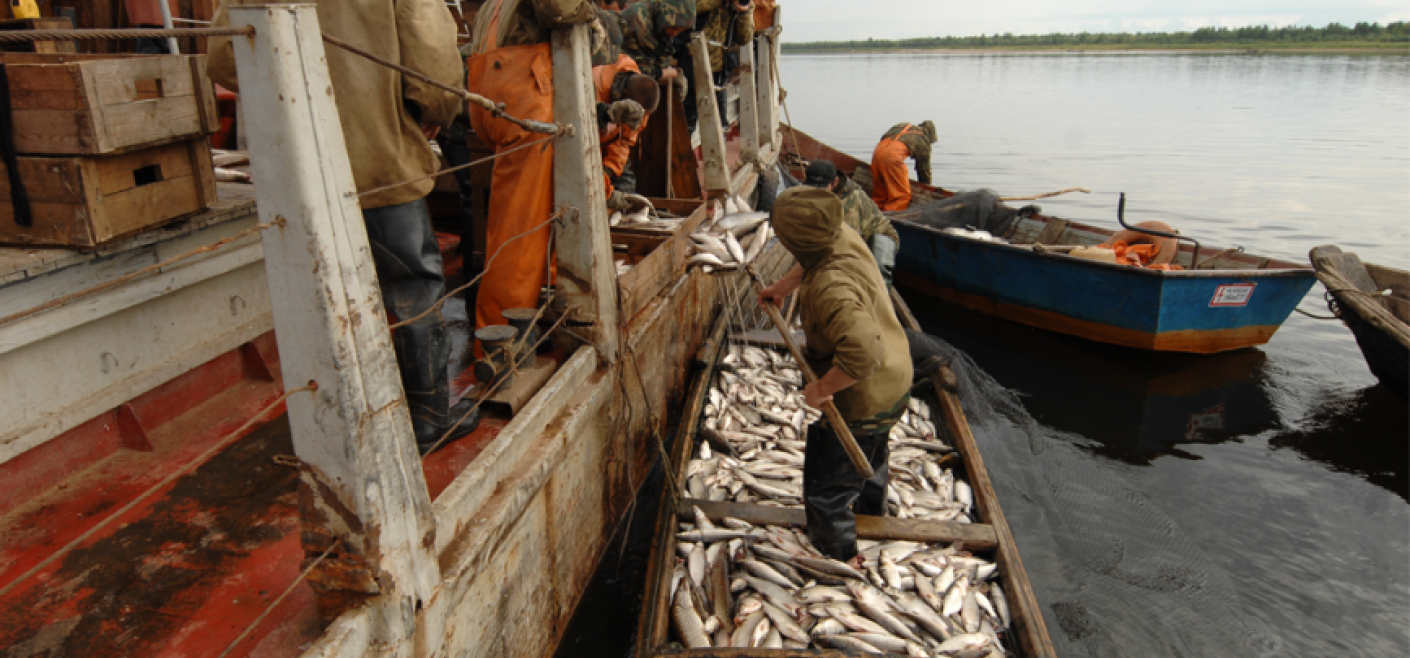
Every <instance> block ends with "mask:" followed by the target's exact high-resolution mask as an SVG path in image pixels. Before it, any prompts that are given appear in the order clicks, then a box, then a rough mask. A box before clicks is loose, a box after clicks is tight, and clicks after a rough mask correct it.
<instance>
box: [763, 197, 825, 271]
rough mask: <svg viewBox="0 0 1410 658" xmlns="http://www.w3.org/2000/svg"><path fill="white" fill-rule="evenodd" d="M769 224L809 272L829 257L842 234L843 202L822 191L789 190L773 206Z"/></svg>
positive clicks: (785, 246)
mask: <svg viewBox="0 0 1410 658" xmlns="http://www.w3.org/2000/svg"><path fill="white" fill-rule="evenodd" d="M771 221H772V223H773V228H774V232H775V233H777V234H778V239H779V242H782V243H783V246H784V248H785V249H787V250H788V251H789V253H791V254H793V257H794V258H797V259H798V264H800V265H802V266H803V269H804V270H805V271H806V270H811V269H813V268H814V267H816V266H817V265H818V263H821V262H822V260H823V259H824V258H826V257H827V256H828V255H830V254H831V253H832V248H833V244H834V243H835V242H837V237H838V235H837V234H838V233H840V232H841V231H842V202H841V201H840V200H838V198H837V196H836V195H834V194H833V193H832V192H829V191H827V190H826V189H823V188H818V187H808V186H806V185H805V186H799V187H792V188H789V189H788V190H786V191H784V193H783V194H780V195H779V196H778V200H777V201H775V202H774V210H773V217H772V219H771Z"/></svg>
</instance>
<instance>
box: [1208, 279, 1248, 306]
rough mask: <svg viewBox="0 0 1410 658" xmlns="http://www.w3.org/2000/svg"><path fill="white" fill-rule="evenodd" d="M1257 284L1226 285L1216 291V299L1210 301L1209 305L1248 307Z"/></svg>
mask: <svg viewBox="0 0 1410 658" xmlns="http://www.w3.org/2000/svg"><path fill="white" fill-rule="evenodd" d="M1256 285H1258V284H1256V283H1226V284H1224V285H1222V286H1219V287H1218V288H1215V289H1214V299H1211V300H1209V305H1210V306H1211V307H1214V306H1248V300H1249V298H1251V297H1253V287H1254V286H1256Z"/></svg>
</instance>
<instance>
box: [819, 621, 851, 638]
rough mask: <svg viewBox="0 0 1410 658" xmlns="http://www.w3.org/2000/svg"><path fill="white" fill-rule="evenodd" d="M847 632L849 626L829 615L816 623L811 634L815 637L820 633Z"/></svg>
mask: <svg viewBox="0 0 1410 658" xmlns="http://www.w3.org/2000/svg"><path fill="white" fill-rule="evenodd" d="M846 632H847V627H846V626H843V625H842V622H840V621H837V620H836V619H833V618H831V617H829V618H827V619H824V620H822V621H820V622H818V623H816V624H814V625H813V630H812V631H811V635H812V636H813V637H817V636H819V635H840V634H842V633H846Z"/></svg>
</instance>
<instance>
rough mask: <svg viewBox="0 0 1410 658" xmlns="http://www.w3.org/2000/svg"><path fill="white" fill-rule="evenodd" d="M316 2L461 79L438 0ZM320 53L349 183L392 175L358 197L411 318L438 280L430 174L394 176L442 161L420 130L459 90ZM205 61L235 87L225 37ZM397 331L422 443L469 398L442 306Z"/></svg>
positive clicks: (363, 186)
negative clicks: (454, 402)
mask: <svg viewBox="0 0 1410 658" xmlns="http://www.w3.org/2000/svg"><path fill="white" fill-rule="evenodd" d="M278 1H279V0H273V2H271V0H258V2H256V1H254V0H251V1H250V2H243V1H238V0H237V1H235V2H229V0H223V1H222V2H221V4H220V6H219V7H218V8H217V9H216V14H215V18H214V21H213V24H214V25H216V26H225V25H229V16H228V13H227V9H226V4H227V3H229V4H272V3H274V2H278ZM303 1H307V0H303ZM316 4H317V5H318V22H319V25H320V27H321V29H322V30H323V32H324V33H326V34H329V35H332V36H335V37H337V38H339V39H342V40H343V41H346V42H348V43H350V44H352V45H354V46H357V47H359V48H362V49H364V50H368V51H371V52H372V53H374V54H376V55H379V56H381V57H384V58H386V59H388V60H391V61H393V62H397V63H399V64H401V65H403V66H406V67H408V68H411V69H413V70H416V71H420V72H422V73H424V74H426V75H428V76H430V77H432V78H434V79H436V80H441V81H443V82H446V83H448V84H453V85H455V86H461V85H460V81H461V80H462V69H461V64H460V56H459V53H457V52H456V47H455V23H454V20H453V19H452V18H451V15H450V11H449V10H448V9H446V5H445V3H444V2H440V1H439V0H318V1H317V2H316ZM327 61H328V73H329V76H330V77H331V78H332V80H333V94H334V96H335V97H336V102H337V105H338V116H339V119H341V121H342V125H343V138H344V141H345V142H346V143H347V148H348V160H349V164H351V165H352V173H353V181H354V182H355V183H356V185H357V189H358V190H359V191H363V190H371V189H375V188H379V187H382V186H386V185H395V186H394V187H391V188H390V189H387V190H384V191H381V192H377V193H376V194H371V195H368V196H364V197H361V198H360V199H359V202H360V203H361V205H362V215H363V220H364V221H365V222H366V224H367V238H368V241H369V242H370V243H371V247H372V258H373V261H374V262H375V263H376V267H377V278H378V280H379V281H380V283H381V288H382V302H383V304H384V305H385V306H386V307H387V309H388V310H389V311H391V312H392V314H394V315H395V316H396V317H397V318H398V319H401V318H411V317H415V316H417V315H420V314H421V313H423V312H425V311H426V310H427V309H430V308H431V306H432V305H433V304H435V303H436V301H437V300H438V299H440V297H441V295H442V294H444V289H445V281H444V278H443V275H442V273H441V254H440V248H439V246H438V245H437V244H436V234H435V232H434V231H433V230H432V228H431V218H430V214H429V213H428V212H427V210H426V202H425V197H426V195H427V194H430V192H431V188H432V187H433V186H434V185H435V181H434V180H433V179H426V180H421V181H417V182H414V183H406V184H403V185H396V184H397V183H402V182H404V181H408V180H411V179H413V178H418V177H420V176H424V175H426V174H429V173H432V172H434V171H436V170H437V169H438V168H439V164H440V163H439V160H438V159H437V158H436V155H435V153H434V152H433V151H432V150H431V147H430V145H429V144H428V143H427V140H428V138H430V137H433V136H435V134H436V133H437V132H438V131H439V130H440V128H441V127H444V126H449V125H450V123H451V120H452V119H454V118H455V115H456V113H457V112H459V111H460V98H459V97H456V96H452V95H450V94H448V93H446V92H445V91H442V90H440V89H436V88H435V87H432V86H430V85H427V84H425V83H423V82H420V81H418V80H413V79H411V78H404V77H402V74H401V73H398V72H397V71H394V70H392V69H389V68H386V67H384V66H380V65H378V64H375V63H373V62H371V61H368V60H367V59H364V58H362V57H359V56H357V55H354V54H352V53H350V52H347V51H344V50H341V49H339V48H335V47H331V46H330V47H328V48H327ZM207 65H208V68H209V74H210V77H211V79H212V80H215V81H216V82H218V83H219V84H221V85H224V86H225V87H227V88H229V89H232V90H238V89H239V82H238V80H237V79H236V76H235V73H236V71H235V55H234V49H233V48H232V47H231V44H230V38H229V37H214V38H212V39H211V40H210V55H209V57H208V64H207ZM247 109H248V108H247ZM393 338H394V343H395V345H396V350H397V364H398V365H399V366H400V368H401V377H402V386H403V387H404V388H405V390H406V399H407V403H408V405H409V406H410V408H411V420H412V426H413V429H414V430H415V433H416V442H417V445H418V447H420V449H421V451H422V452H423V453H425V452H426V451H427V450H428V449H429V448H430V447H431V446H433V445H435V444H436V443H437V442H438V441H439V440H440V438H441V436H442V435H444V434H445V433H446V432H447V431H448V430H451V429H452V427H451V426H452V424H454V423H456V421H457V420H458V419H460V418H461V416H463V415H464V414H465V412H467V411H469V408H470V407H469V405H468V404H467V405H466V406H463V407H461V406H457V408H455V409H448V408H447V407H448V406H449V401H450V384H449V380H448V377H447V373H446V366H447V362H448V360H449V357H450V340H449V337H448V335H447V333H446V326H445V320H444V319H443V318H442V317H441V314H440V311H437V312H435V313H431V314H430V315H428V316H426V317H425V318H423V319H421V320H418V321H417V322H415V323H412V324H409V325H406V326H404V327H401V328H399V329H397V330H396V331H395V332H394V336H393ZM478 421H479V416H478V414H474V415H472V416H470V417H467V418H466V419H465V420H464V421H463V422H460V423H459V424H458V425H457V426H456V427H455V428H454V430H453V431H452V432H451V438H456V437H457V436H463V435H465V434H468V433H470V432H471V431H472V430H474V428H475V426H476V424H477V423H478Z"/></svg>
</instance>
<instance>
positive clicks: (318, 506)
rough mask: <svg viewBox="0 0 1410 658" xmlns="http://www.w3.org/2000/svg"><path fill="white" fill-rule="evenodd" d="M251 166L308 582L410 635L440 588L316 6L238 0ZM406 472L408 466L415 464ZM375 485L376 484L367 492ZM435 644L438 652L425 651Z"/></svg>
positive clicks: (382, 634)
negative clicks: (246, 32)
mask: <svg viewBox="0 0 1410 658" xmlns="http://www.w3.org/2000/svg"><path fill="white" fill-rule="evenodd" d="M230 23H231V25H232V26H234V27H243V26H246V25H250V26H253V27H254V28H255V36H254V37H253V38H249V39H235V40H233V41H234V49H235V59H236V63H237V67H238V69H239V70H240V71H242V72H243V74H242V75H241V77H240V92H241V95H242V96H243V97H244V98H245V100H246V101H247V102H248V107H249V108H252V111H254V112H256V114H252V116H251V117H250V118H251V120H250V121H249V123H248V124H247V126H246V128H247V129H248V133H249V134H248V138H249V145H250V160H251V171H252V173H253V174H254V176H255V178H256V179H258V180H260V181H261V183H260V188H259V192H260V200H259V214H260V219H261V220H262V221H264V222H266V223H270V224H276V223H280V225H279V226H278V227H276V228H271V229H269V230H266V231H264V232H263V234H262V235H263V241H264V242H263V243H264V250H265V256H266V260H265V268H266V271H267V272H268V279H269V288H270V298H271V299H270V301H271V307H272V309H273V311H274V323H275V328H276V335H277V337H278V340H279V353H280V355H281V357H282V359H281V360H282V363H281V365H282V368H283V373H282V376H283V383H284V387H285V389H286V390H291V389H294V388H298V387H303V386H305V385H306V384H307V383H308V382H316V383H317V384H318V390H317V391H316V393H314V394H299V395H294V396H292V397H290V398H289V400H288V403H287V404H288V411H289V413H288V416H289V425H290V429H291V433H292V436H293V443H294V452H295V454H296V455H297V456H298V458H299V459H300V460H301V462H302V464H301V465H300V468H299V472H300V478H301V487H303V489H301V490H302V491H305V492H306V493H307V495H301V496H300V497H299V504H300V513H301V516H302V518H303V526H302V528H303V530H302V537H303V541H304V542H305V543H304V548H305V550H306V551H312V552H321V551H322V550H324V549H325V548H326V547H327V546H328V545H329V543H330V540H333V539H334V538H336V539H337V540H338V541H339V542H340V543H339V548H340V551H339V553H338V554H336V555H333V556H330V557H329V558H327V559H326V560H324V561H323V562H322V563H321V564H320V566H319V568H318V569H315V570H314V572H313V574H312V575H311V576H310V577H311V579H313V581H314V582H317V583H319V584H320V587H321V588H323V589H324V591H343V592H349V591H351V592H359V591H362V592H366V591H368V590H371V592H373V593H377V594H378V595H379V597H380V598H382V599H384V600H386V601H388V602H390V603H391V604H392V605H393V607H395V609H397V610H399V611H405V612H398V613H397V614H379V615H376V616H375V617H374V620H373V628H372V635H373V636H375V637H377V638H379V640H380V641H384V642H388V643H391V644H399V643H402V642H405V641H406V640H407V639H409V638H410V636H411V633H412V632H413V630H414V629H413V628H412V626H414V622H413V620H412V619H411V615H410V614H407V612H409V611H410V610H411V609H412V607H413V606H414V605H415V601H418V600H419V601H428V600H430V599H431V597H432V595H433V594H434V593H435V591H436V590H437V588H438V587H439V585H440V569H439V564H438V562H437V561H436V559H435V558H434V557H433V553H432V548H433V541H432V539H431V538H432V537H434V536H435V534H436V530H435V518H434V517H433V515H432V511H431V501H430V496H429V494H428V492H427V488H426V481H425V477H424V475H423V473H422V470H421V469H420V468H419V467H415V465H419V464H420V456H419V455H418V454H417V452H416V445H415V439H414V437H413V436H412V433H411V416H410V413H409V411H408V409H407V403H406V398H405V396H404V395H403V392H402V388H401V381H400V377H399V372H398V370H397V362H396V355H395V354H394V352H393V349H392V340H391V332H390V330H389V329H388V326H387V319H386V314H385V312H384V309H383V305H382V299H381V295H380V294H379V291H378V284H377V277H376V271H375V269H374V265H373V262H372V257H371V249H370V248H369V247H368V241H367V233H366V228H365V226H364V224H363V221H362V211H361V208H359V206H358V203H357V197H356V194H355V190H356V187H355V186H354V184H353V176H352V169H351V167H350V166H349V164H348V155H347V147H346V144H345V142H344V138H343V128H342V125H341V124H340V122H339V114H338V108H337V106H336V104H335V101H334V98H333V95H332V94H329V93H327V90H328V89H330V88H331V85H332V81H331V79H330V78H329V75H328V69H327V65H326V61H327V60H326V56H325V52H324V49H323V42H322V39H321V37H320V32H319V24H318V16H317V13H316V12H315V10H314V7H313V6H312V5H307V4H304V5H275V6H257V7H232V8H231V9H230ZM408 465H412V467H408ZM369 483H376V484H375V486H369ZM427 650H428V651H432V652H433V651H435V650H436V647H435V646H431V647H428V649H427Z"/></svg>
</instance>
